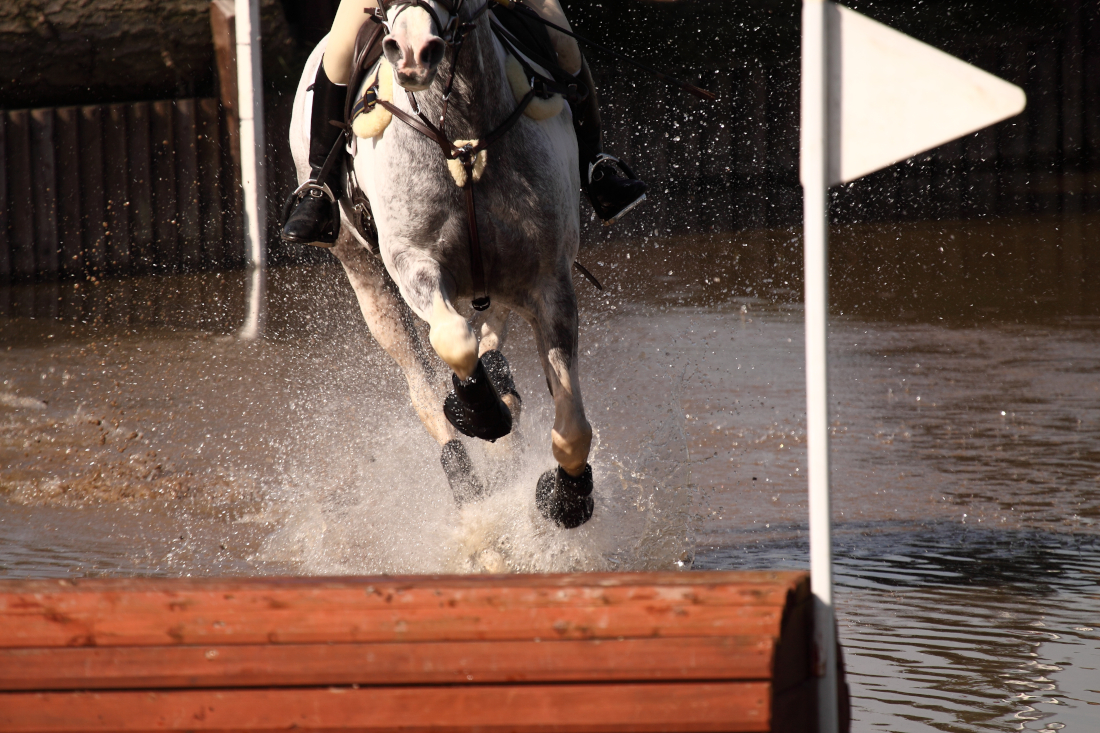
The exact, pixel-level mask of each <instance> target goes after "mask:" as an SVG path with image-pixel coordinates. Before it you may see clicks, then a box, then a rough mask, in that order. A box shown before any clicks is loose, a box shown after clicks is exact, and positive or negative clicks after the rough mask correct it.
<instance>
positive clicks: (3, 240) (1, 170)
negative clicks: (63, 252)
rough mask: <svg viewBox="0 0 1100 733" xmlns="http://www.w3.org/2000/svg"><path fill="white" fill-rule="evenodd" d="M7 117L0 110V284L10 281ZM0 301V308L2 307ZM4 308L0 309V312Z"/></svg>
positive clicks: (2, 311) (0, 312)
mask: <svg viewBox="0 0 1100 733" xmlns="http://www.w3.org/2000/svg"><path fill="white" fill-rule="evenodd" d="M6 125H7V117H6V116H5V115H4V113H3V112H0V285H7V284H8V283H9V282H11V237H10V235H9V233H8V230H9V228H10V226H11V214H10V211H11V209H10V207H9V206H8V147H7V132H6ZM4 305H5V304H3V303H0V309H2V308H4ZM2 313H4V310H0V314H2Z"/></svg>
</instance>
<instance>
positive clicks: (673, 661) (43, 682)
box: [0, 636, 775, 691]
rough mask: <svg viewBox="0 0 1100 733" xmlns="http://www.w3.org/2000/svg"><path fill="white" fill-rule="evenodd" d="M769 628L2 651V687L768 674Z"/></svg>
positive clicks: (726, 677) (626, 678)
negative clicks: (735, 632) (734, 632)
mask: <svg viewBox="0 0 1100 733" xmlns="http://www.w3.org/2000/svg"><path fill="white" fill-rule="evenodd" d="M774 645H775V644H774V640H773V639H771V638H770V637H762V636H749V637H745V636H740V637H716V638H706V637H705V638H695V639H692V638H688V639H624V640H621V641H620V640H609V641H544V642H533V641H502V642H424V643H417V644H286V645H263V646H186V647H103V648H98V647H77V648H49V649H4V650H0V690H9V691H10V690H91V689H128V688H129V689H133V688H142V689H157V688H189V687H291V686H311V685H312V686H316V685H341V684H343V685H348V684H359V685H364V686H366V685H425V684H427V685H431V684H461V685H472V684H485V683H505V682H509V683H517V682H525V683H529V682H578V681H584V680H591V681H604V682H612V681H619V682H626V681H657V680H768V679H770V677H771V672H772V670H771V666H772V652H773V649H774Z"/></svg>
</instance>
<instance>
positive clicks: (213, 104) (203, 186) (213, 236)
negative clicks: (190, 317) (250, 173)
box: [198, 98, 227, 267]
mask: <svg viewBox="0 0 1100 733" xmlns="http://www.w3.org/2000/svg"><path fill="white" fill-rule="evenodd" d="M218 116H219V112H218V100H217V99H213V98H208V99H200V100H198V125H199V129H198V161H199V199H200V201H201V202H202V242H203V253H204V264H205V265H206V266H207V267H221V266H224V265H225V264H227V263H224V262H223V257H224V248H225V228H224V227H223V225H222V161H221V158H222V149H221V126H220V125H219V124H218Z"/></svg>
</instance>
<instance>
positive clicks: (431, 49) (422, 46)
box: [382, 0, 456, 92]
mask: <svg viewBox="0 0 1100 733" xmlns="http://www.w3.org/2000/svg"><path fill="white" fill-rule="evenodd" d="M386 16H387V20H388V24H389V31H390V32H389V34H388V35H387V36H386V37H385V38H384V39H383V41H382V51H383V53H385V54H386V60H388V61H389V62H390V65H391V66H392V67H393V69H394V71H395V72H396V74H397V83H398V84H400V85H401V86H402V87H404V88H405V89H408V90H409V91H411V92H420V91H423V90H425V89H427V88H428V87H429V86H431V84H432V81H433V80H434V79H435V74H436V72H437V71H438V70H439V64H440V62H441V61H443V54H444V53H445V52H446V50H447V41H446V40H444V38H443V36H444V34H446V33H448V32H449V29H451V28H452V27H453V24H454V23H455V17H456V16H455V9H454V8H453V7H452V6H451V3H450V2H449V1H448V0H396V1H395V2H392V3H387V6H386Z"/></svg>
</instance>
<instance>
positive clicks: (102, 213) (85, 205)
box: [80, 106, 107, 276]
mask: <svg viewBox="0 0 1100 733" xmlns="http://www.w3.org/2000/svg"><path fill="white" fill-rule="evenodd" d="M80 202H81V207H80V208H81V213H82V215H83V216H82V217H81V218H82V224H83V232H84V236H83V241H84V265H85V268H86V269H87V271H88V272H89V273H92V274H94V275H96V276H102V275H103V274H104V273H105V272H106V270H107V192H106V191H105V190H104V188H103V108H102V107H99V106H90V107H81V108H80Z"/></svg>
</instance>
